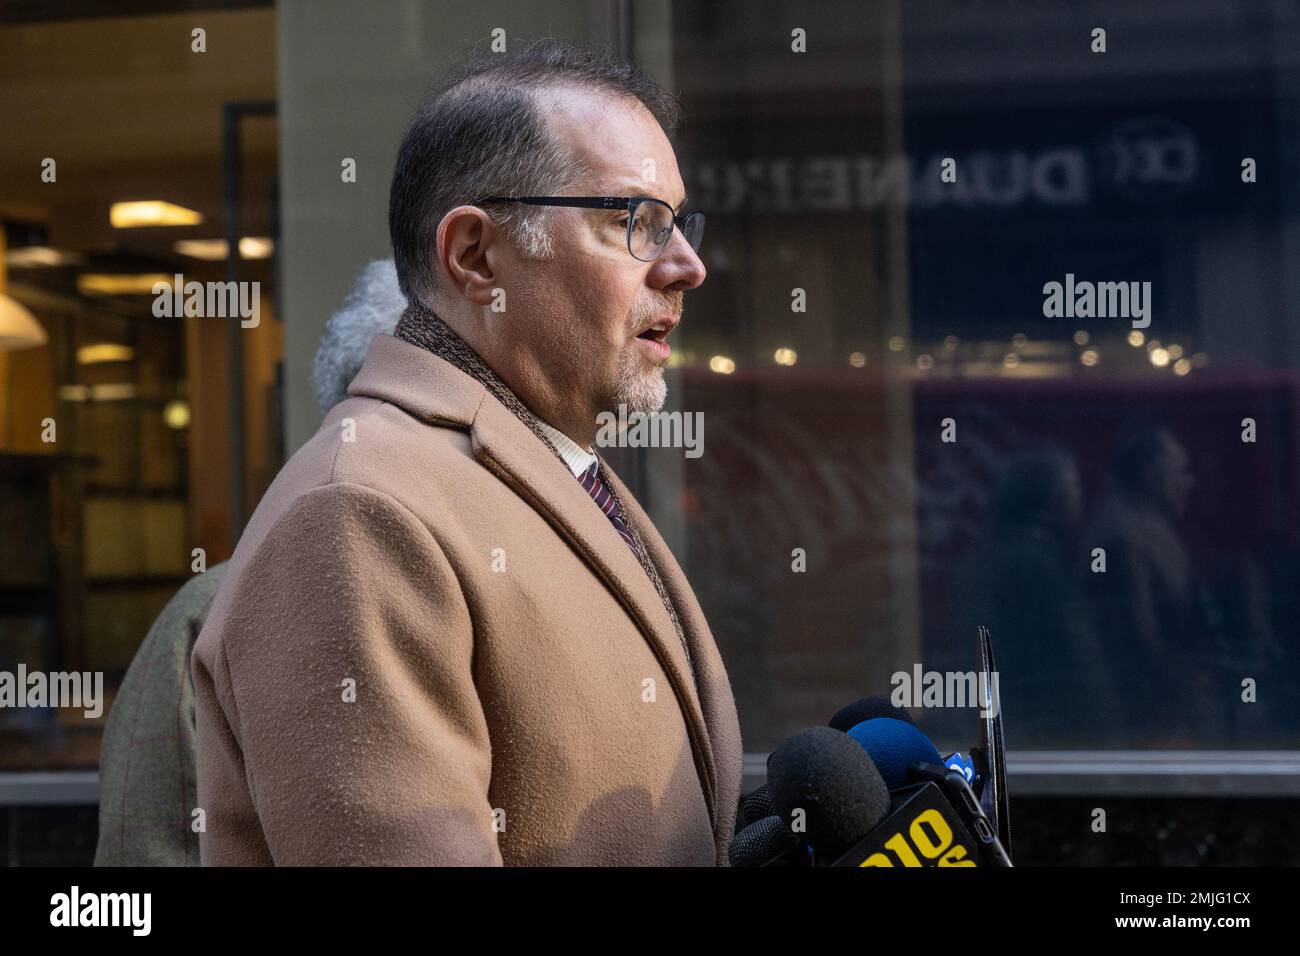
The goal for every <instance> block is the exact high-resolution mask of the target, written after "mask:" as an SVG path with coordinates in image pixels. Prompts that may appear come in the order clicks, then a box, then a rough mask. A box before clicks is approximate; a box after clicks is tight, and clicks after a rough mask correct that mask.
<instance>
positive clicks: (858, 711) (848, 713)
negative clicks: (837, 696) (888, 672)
mask: <svg viewBox="0 0 1300 956" xmlns="http://www.w3.org/2000/svg"><path fill="white" fill-rule="evenodd" d="M877 717H893V718H894V719H895V720H905V721H907V722H908V723H909V724H913V725H915V724H916V721H914V720H913V719H912V715H911V714H909V713H908V712H907V708H906V707H895V706H894V705H893V704H891V703H890V702H889V701H888V700H886V699H885V698H884V697H863V698H862V699H861V700H855V701H854V702H853V703H851V704H849V705H848V706H847V707H841V708H840V709H839V710H838V711H836V713H835V716H834V717H832V718H831V720H830V724H829V725H828V726H831V727H834V728H835V729H836V730H840V731H843V732H844V733H846V734H847V733H848V732H849V731H850V730H852V729H853V728H854V727H856V726H857V725H858V724H860V723H862V722H863V721H864V720H874V719H875V718H877Z"/></svg>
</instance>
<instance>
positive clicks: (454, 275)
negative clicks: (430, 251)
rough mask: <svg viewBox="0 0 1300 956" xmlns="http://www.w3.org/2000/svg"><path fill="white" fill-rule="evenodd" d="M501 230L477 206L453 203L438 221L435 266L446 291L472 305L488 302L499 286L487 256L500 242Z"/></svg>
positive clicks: (492, 257) (486, 303) (489, 257)
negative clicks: (453, 206) (453, 207)
mask: <svg viewBox="0 0 1300 956" xmlns="http://www.w3.org/2000/svg"><path fill="white" fill-rule="evenodd" d="M502 238H503V237H502V236H501V232H500V230H499V229H497V227H496V224H495V223H494V222H492V220H491V219H490V218H488V215H487V213H485V212H484V211H483V210H482V209H479V208H478V207H477V206H457V207H456V208H455V209H453V210H451V211H450V212H449V213H447V215H445V216H443V217H442V222H440V223H438V236H437V242H438V265H440V266H441V274H442V276H443V281H444V282H445V283H446V285H447V287H448V289H449V290H455V291H456V292H457V293H459V294H460V295H462V296H464V297H465V298H466V299H468V300H469V301H470V302H473V303H474V304H475V305H483V306H486V305H491V304H492V296H493V289H494V288H495V287H497V286H499V285H500V279H499V277H498V276H497V275H496V274H495V273H494V271H493V269H492V265H491V262H490V261H489V260H490V259H495V258H496V256H495V255H489V252H495V251H497V250H496V249H495V248H494V247H495V245H496V244H497V243H499V242H501V241H502Z"/></svg>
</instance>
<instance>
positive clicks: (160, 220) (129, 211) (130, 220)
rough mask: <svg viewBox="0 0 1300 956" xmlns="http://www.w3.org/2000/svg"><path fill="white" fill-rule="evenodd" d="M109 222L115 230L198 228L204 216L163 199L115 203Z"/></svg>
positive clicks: (109, 213) (110, 209) (109, 211)
mask: <svg viewBox="0 0 1300 956" xmlns="http://www.w3.org/2000/svg"><path fill="white" fill-rule="evenodd" d="M108 221H109V222H111V223H112V224H113V228H114V229H135V228H138V227H140V226H197V225H198V224H199V223H201V222H203V216H202V214H200V213H199V212H198V211H197V210H194V209H186V208H185V207H184V206H177V205H176V204H175V203H170V202H164V201H163V200H161V199H144V200H139V201H135V202H115V203H113V205H112V206H110V207H109V210H108Z"/></svg>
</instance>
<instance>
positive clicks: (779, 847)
mask: <svg viewBox="0 0 1300 956" xmlns="http://www.w3.org/2000/svg"><path fill="white" fill-rule="evenodd" d="M798 842H799V837H798V836H797V835H795V834H794V833H792V832H791V831H790V827H789V826H788V825H787V824H786V823H785V821H783V820H782V819H781V818H780V817H778V816H775V815H773V816H769V817H763V818H762V819H761V820H755V821H754V822H753V823H751V824H750V825H749V826H747V827H745V828H744V829H743V830H741V831H740V832H739V833H737V834H736V835H735V836H734V837H732V838H731V847H730V849H729V850H728V854H727V858H728V859H729V860H730V861H731V865H732V866H762V865H763V864H764V863H767V862H769V861H771V860H772V859H773V858H775V857H777V856H779V855H780V854H781V853H783V852H785V851H786V850H788V849H790V847H792V846H794V845H795V844H796V843H798Z"/></svg>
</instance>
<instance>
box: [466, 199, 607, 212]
mask: <svg viewBox="0 0 1300 956" xmlns="http://www.w3.org/2000/svg"><path fill="white" fill-rule="evenodd" d="M474 202H475V203H481V202H522V203H528V205H530V206H573V207H576V208H579V209H626V208H627V205H628V203H627V200H626V199H619V198H617V197H614V196H598V197H591V198H585V197H583V198H574V197H565V196H559V197H556V198H554V199H552V198H550V197H547V196H484V197H483V198H482V199H476V200H474Z"/></svg>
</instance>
